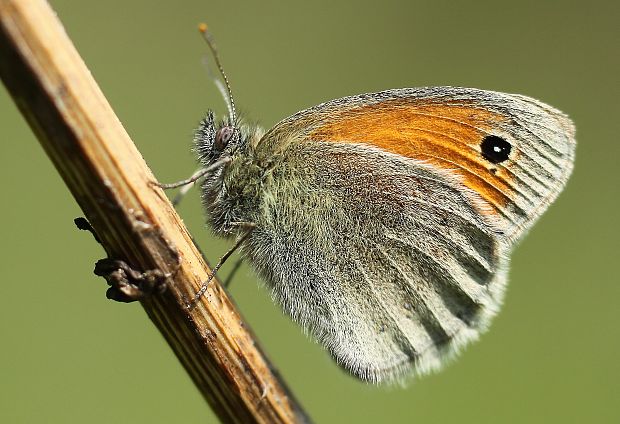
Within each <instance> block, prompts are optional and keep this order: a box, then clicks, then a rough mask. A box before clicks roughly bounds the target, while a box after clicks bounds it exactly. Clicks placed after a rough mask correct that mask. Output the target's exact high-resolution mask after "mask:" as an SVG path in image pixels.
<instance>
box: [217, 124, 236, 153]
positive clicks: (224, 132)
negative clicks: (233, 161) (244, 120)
mask: <svg viewBox="0 0 620 424" xmlns="http://www.w3.org/2000/svg"><path fill="white" fill-rule="evenodd" d="M234 133H235V129H234V128H233V127H222V128H220V129H219V130H217V133H215V141H214V142H213V148H214V149H215V150H217V151H220V152H221V151H222V150H224V149H225V148H226V146H227V145H228V142H229V141H230V139H231V138H232V136H233V134H234Z"/></svg>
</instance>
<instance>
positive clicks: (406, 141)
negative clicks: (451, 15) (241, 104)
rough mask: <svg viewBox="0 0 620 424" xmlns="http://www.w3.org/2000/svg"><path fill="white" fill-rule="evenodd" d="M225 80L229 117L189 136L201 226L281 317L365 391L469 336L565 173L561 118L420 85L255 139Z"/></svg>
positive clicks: (433, 361)
mask: <svg viewBox="0 0 620 424" xmlns="http://www.w3.org/2000/svg"><path fill="white" fill-rule="evenodd" d="M202 29H203V33H204V34H205V36H206V38H207V40H208V41H209V45H210V47H211V49H212V50H213V51H214V54H215V58H216V62H217V64H218V67H219V68H220V70H221V65H220V63H219V59H218V58H217V53H216V51H215V48H214V45H213V42H212V40H210V38H209V37H210V36H209V34H208V32H206V28H205V27H203V28H202ZM222 75H223V76H224V81H225V82H226V87H227V88H228V93H227V99H228V105H229V111H230V116H229V117H228V118H227V119H225V120H224V121H222V122H216V121H215V119H214V115H213V113H212V112H209V113H208V114H207V117H206V118H205V119H204V120H203V121H202V122H201V124H200V126H199V128H198V130H197V131H196V136H195V151H196V153H197V155H198V158H199V161H200V164H201V167H202V169H203V172H201V173H200V175H199V176H200V177H203V178H204V180H203V182H202V184H201V188H202V197H203V201H204V207H205V208H206V211H207V220H208V224H209V226H210V227H211V228H212V229H213V231H214V232H215V234H217V235H220V236H223V237H227V238H236V239H237V242H238V246H239V247H240V249H241V251H242V253H243V255H244V257H245V258H246V259H247V260H248V262H249V263H250V264H251V265H252V266H253V268H254V269H255V270H256V271H257V273H258V274H259V275H260V276H261V277H262V278H263V279H264V280H265V282H266V283H267V285H268V287H269V288H270V289H271V292H272V293H273V298H274V299H275V300H276V302H277V303H279V304H280V305H281V307H282V309H283V310H284V312H285V313H286V314H288V315H289V316H290V317H291V318H292V319H293V320H294V321H295V322H297V323H298V324H299V325H301V326H302V327H303V328H304V329H305V330H307V331H308V332H309V333H310V334H311V335H312V336H313V337H314V338H316V339H317V340H318V341H319V342H320V343H321V344H322V345H323V346H324V347H325V348H326V349H327V350H328V351H329V353H330V354H331V355H332V356H333V357H334V359H335V360H336V361H337V362H338V364H340V365H341V366H342V367H343V368H345V369H346V370H347V371H349V372H350V373H351V374H353V375H354V376H356V377H359V378H360V379H362V380H366V381H369V382H374V383H378V382H384V381H393V380H398V379H400V378H401V377H402V376H405V375H407V374H411V373H416V374H423V373H427V372H429V371H431V370H435V369H438V368H439V367H440V366H441V365H442V363H444V362H445V361H446V360H447V359H449V358H450V357H452V356H453V355H454V354H455V353H456V352H458V351H459V350H461V348H463V346H464V345H466V344H467V343H469V342H471V341H473V340H476V339H477V338H478V336H479V335H480V333H481V332H483V331H484V330H485V329H486V328H487V327H488V326H489V324H490V322H491V319H492V318H493V316H495V314H496V313H497V312H498V311H499V309H500V307H501V304H502V298H503V294H504V290H505V287H506V281H507V272H508V264H509V256H510V253H511V251H512V249H513V248H514V246H515V245H516V244H517V243H518V242H519V240H521V239H522V238H523V236H524V235H525V233H526V232H527V231H528V230H529V229H530V228H531V227H532V225H533V224H534V222H536V220H537V219H538V217H539V216H540V215H541V214H542V213H543V212H544V211H545V210H546V209H547V208H548V207H549V205H550V204H551V203H552V202H553V201H554V199H555V198H556V197H557V196H558V194H559V193H560V192H561V191H562V188H563V187H564V185H565V184H566V181H567V179H568V177H569V175H570V173H571V170H572V168H573V161H574V155H575V138H574V127H573V124H572V122H571V120H570V119H569V118H568V117H567V116H566V115H564V114H563V113H562V112H560V111H558V110H557V109H554V108H552V107H551V106H548V105H546V104H544V103H542V102H540V101H538V100H534V99H532V98H529V97H526V96H521V95H515V94H505V93H497V92H493V91H485V90H479V89H474V88H459V87H425V88H402V89H394V90H386V91H381V92H378V93H370V94H361V95H357V96H350V97H344V98H341V99H337V100H332V101H329V102H326V103H322V104H320V105H318V106H314V107H311V108H309V109H306V110H303V111H301V112H298V113H296V114H294V115H292V116H290V117H288V118H286V119H284V120H282V121H280V122H279V123H278V124H276V125H275V126H274V127H273V128H271V129H270V130H268V131H263V130H262V129H260V128H258V127H256V126H249V125H246V124H244V123H243V122H242V121H240V120H239V119H238V117H237V116H236V113H235V110H234V103H232V95H230V87H229V86H228V81H227V79H226V77H225V75H224V74H223V72H222ZM223 87H224V86H223V85H220V88H223ZM194 179H195V178H194ZM205 287H206V286H204V287H203V289H201V291H200V293H199V295H201V294H202V293H204V290H205ZM199 295H198V296H199Z"/></svg>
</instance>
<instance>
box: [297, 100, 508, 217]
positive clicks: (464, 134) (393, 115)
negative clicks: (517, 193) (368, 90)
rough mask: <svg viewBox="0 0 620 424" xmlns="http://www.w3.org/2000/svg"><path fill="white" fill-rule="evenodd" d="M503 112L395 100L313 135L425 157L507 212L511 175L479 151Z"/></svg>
mask: <svg viewBox="0 0 620 424" xmlns="http://www.w3.org/2000/svg"><path fill="white" fill-rule="evenodd" d="M504 120H506V118H505V117H503V116H502V115H499V114H496V113H493V112H489V111H486V110H481V109H477V108H474V107H467V106H466V105H463V103H462V102H460V103H459V104H453V105H450V104H441V105H439V104H432V103H431V104H417V105H413V104H411V102H408V103H406V102H403V101H402V100H390V101H385V102H382V103H378V104H373V105H367V106H360V107H354V108H351V109H348V110H345V111H344V112H341V113H337V114H336V116H334V115H332V116H330V117H329V120H328V122H327V123H326V124H323V125H320V126H318V127H315V128H314V129H313V130H312V131H311V132H310V133H309V134H308V138H309V139H312V140H317V141H328V142H330V141H331V142H339V143H364V144H368V145H372V146H375V147H379V148H381V149H383V150H386V151H388V152H392V153H396V154H399V155H402V156H405V157H409V158H415V159H420V160H424V161H426V162H428V163H431V164H433V165H436V166H438V167H440V168H442V169H445V170H449V171H451V172H456V173H457V174H459V175H460V176H461V177H462V178H463V181H464V183H465V185H466V186H467V187H469V188H471V189H473V190H474V191H476V192H477V193H478V194H480V196H481V197H482V198H483V199H484V200H485V201H487V202H488V203H489V204H490V205H491V206H492V207H493V209H494V210H495V211H496V213H499V214H503V213H502V212H503V210H505V207H506V205H507V204H508V203H509V202H510V199H511V196H512V195H513V189H512V188H511V187H510V185H509V183H510V180H506V179H504V178H510V176H509V175H506V174H507V173H504V172H498V171H501V168H500V169H496V170H495V171H494V172H492V171H491V170H492V169H495V168H497V167H496V165H493V164H490V163H489V162H487V161H486V160H485V159H484V158H482V156H481V154H480V142H481V141H482V139H483V138H484V137H485V136H487V135H489V134H490V129H491V128H493V127H495V128H497V126H498V123H500V122H501V121H504Z"/></svg>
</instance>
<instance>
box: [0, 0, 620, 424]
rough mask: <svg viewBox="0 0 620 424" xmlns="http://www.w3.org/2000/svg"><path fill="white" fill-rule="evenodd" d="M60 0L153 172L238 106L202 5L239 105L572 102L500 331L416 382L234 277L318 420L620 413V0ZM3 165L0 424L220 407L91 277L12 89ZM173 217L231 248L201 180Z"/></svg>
mask: <svg viewBox="0 0 620 424" xmlns="http://www.w3.org/2000/svg"><path fill="white" fill-rule="evenodd" d="M51 3H52V5H53V6H54V8H55V9H56V10H57V12H58V15H59V17H60V19H61V20H62V21H63V22H64V25H65V26H66V29H67V31H68V33H69V35H70V36H71V38H72V39H73V41H74V43H75V44H76V46H77V48H78V50H79V51H80V52H81V54H82V56H83V57H84V59H85V61H86V63H87V65H88V66H89V67H90V69H91V70H92V73H93V74H94V76H95V78H96V79H97V81H98V82H99V84H100V85H101V87H102V89H103V91H104V93H105V94H106V95H107V97H108V99H109V101H110V102H111V104H112V106H113V107H114V109H115V110H116V112H117V114H118V116H119V117H120V119H121V121H122V122H123V123H124V125H125V127H126V128H127V130H128V131H129V133H130V135H131V136H132V137H133V139H134V141H135V142H136V143H137V145H138V147H139V149H140V150H141V151H142V153H143V155H144V157H145V158H146V160H147V162H148V163H149V165H150V166H151V168H152V169H153V171H154V172H155V174H156V175H157V176H158V177H159V178H160V180H162V181H167V182H169V181H176V180H179V179H181V178H183V177H186V176H188V175H189V174H190V173H191V172H192V171H193V170H194V166H195V165H194V159H193V157H192V155H191V153H190V151H189V146H190V140H191V137H192V131H193V128H194V127H195V126H196V124H197V122H198V120H199V119H200V118H201V117H202V116H203V114H204V113H205V111H206V110H207V108H214V109H215V110H216V111H217V112H219V113H222V112H223V111H224V110H225V108H224V105H223V103H222V100H221V99H220V97H219V94H218V92H217V91H216V89H215V88H214V86H213V85H212V83H211V82H210V79H209V77H208V75H207V73H206V71H205V68H204V66H203V65H202V63H201V62H202V60H203V58H204V56H205V55H206V52H207V49H206V46H205V45H204V43H203V41H202V40H201V39H200V37H199V36H198V33H197V31H196V25H197V23H198V22H200V21H203V20H206V21H207V22H208V23H209V25H210V27H211V29H212V31H213V32H214V34H215V36H216V38H217V41H218V45H219V48H220V51H221V56H222V60H223V62H224V64H225V67H226V69H227V72H228V75H229V78H230V80H231V82H232V84H233V89H234V93H235V95H236V102H237V103H238V105H239V106H240V109H241V110H242V111H245V112H246V113H247V115H248V116H249V117H250V118H251V119H252V120H257V121H259V122H261V123H262V124H263V125H264V126H267V127H269V126H271V125H273V124H274V123H276V122H277V121H278V120H280V119H281V118H283V117H285V116H287V115H289V114H291V113H293V112H296V111H297V110H300V109H302V108H305V107H308V106H311V105H314V104H317V103H319V102H322V101H325V100H329V99H332V98H336V97H340V96H345V95H351V94H357V93H362V92H371V91H377V90H382V89H387V88H396V87H412V86H425V85H460V86H471V87H478V88H484V89H491V90H498V91H505V92H517V93H521V94H526V95H529V96H533V97H536V98H539V99H541V100H543V101H545V102H547V103H549V104H551V105H554V106H556V107H558V108H560V109H561V110H563V111H565V112H567V113H568V114H569V115H571V117H572V118H573V119H574V121H575V123H576V126H577V130H578V131H577V134H578V136H577V139H578V149H577V162H576V169H575V172H574V174H573V177H572V178H571V180H570V181H569V183H568V186H567V188H566V190H565V192H564V193H563V194H562V195H561V196H560V198H559V199H558V201H557V202H556V203H555V204H554V205H553V206H552V207H551V208H550V210H549V211H548V212H547V213H546V214H545V215H544V217H543V218H542V219H541V220H540V221H539V223H538V224H537V225H536V227H535V228H534V230H533V231H531V233H530V234H529V236H528V237H527V238H526V240H525V241H524V242H523V243H522V244H521V245H520V246H519V247H518V249H517V250H516V251H515V253H514V255H513V262H512V269H511V273H510V280H511V282H510V287H509V290H508V295H507V298H506V303H505V306H504V309H503V311H502V312H501V314H500V315H499V316H498V317H497V319H496V320H495V321H494V323H493V325H492V327H491V330H490V331H489V332H488V333H487V334H485V335H484V336H483V337H482V339H481V341H480V342H479V343H476V344H474V345H472V346H471V347H469V348H468V349H467V350H466V351H465V352H464V354H462V355H461V357H460V359H459V360H458V361H456V362H454V363H452V364H451V365H449V366H448V367H447V368H446V369H445V370H444V371H443V372H441V373H439V374H435V375H431V376H427V377H424V378H422V379H419V380H416V381H413V382H412V383H411V384H410V385H409V386H408V387H407V388H404V389H403V388H398V387H392V388H385V387H373V386H369V385H366V384H363V383H360V382H358V381H356V380H354V379H353V378H351V377H349V376H347V375H346V374H344V373H343V372H341V370H340V369H339V368H338V367H337V366H335V365H334V364H333V363H332V361H331V360H330V359H329V357H328V356H327V354H326V353H325V352H324V351H323V350H322V349H321V348H320V346H318V345H317V344H315V343H314V342H312V341H311V340H308V339H307V338H306V337H305V336H304V335H303V334H302V332H301V331H299V329H298V328H297V327H296V326H295V325H294V324H292V323H291V322H290V321H289V320H288V319H287V318H285V317H284V316H283V315H282V314H281V313H280V311H279V309H278V307H277V306H275V305H273V304H272V303H271V300H270V299H269V296H268V294H267V293H266V291H265V290H264V289H263V288H261V287H260V285H259V284H257V279H256V277H255V276H254V275H253V274H252V272H251V271H250V270H249V268H248V267H243V268H242V269H241V272H240V273H239V274H238V276H237V278H236V279H235V281H234V282H233V285H232V287H231V289H230V292H231V294H232V296H233V297H234V299H235V301H236V302H237V303H238V305H239V308H240V309H241V311H242V313H243V314H244V316H245V317H246V319H247V320H248V321H249V322H250V323H251V325H252V327H253V329H254V330H255V331H256V333H257V334H258V336H259V338H260V340H261V343H262V345H263V347H264V349H265V350H266V352H267V353H268V355H269V356H270V358H271V359H272V360H273V362H274V363H275V364H276V365H277V367H278V368H279V370H280V372H281V373H282V375H283V376H284V378H285V379H286V381H287V382H288V384H289V385H290V387H291V388H292V390H293V391H294V392H295V394H296V395H297V397H298V398H299V399H300V401H301V402H302V403H303V405H304V406H305V407H306V408H307V411H308V413H309V414H310V415H311V416H312V417H313V418H314V419H315V420H316V422H320V423H336V422H356V423H374V422H394V423H397V422H418V423H425V424H431V423H445V422H459V423H461V424H464V423H583V422H590V423H612V422H613V423H617V422H620V412H619V407H618V400H619V399H620V390H619V388H620V330H619V324H620V319H619V312H620V308H619V306H618V302H619V300H620V278H619V277H618V272H617V271H616V270H615V266H616V265H618V260H619V255H618V253H619V244H620V241H619V240H620V239H619V237H620V231H619V224H618V218H619V216H620V213H619V212H618V208H620V184H619V183H620V178H619V176H618V175H619V171H618V163H619V157H620V141H619V140H620V138H619V134H620V125H619V122H620V108H619V107H618V103H619V100H618V99H619V98H620V97H619V95H620V92H619V87H620V84H619V82H618V76H619V75H620V66H619V65H620V54H619V52H618V47H619V46H620V43H619V42H620V37H619V35H620V27H619V26H618V22H619V21H620V3H619V2H617V1H596V0H590V1H579V2H578V1H531V0H521V1H497V0H495V1H471V2H455V1H431V0H425V1H420V0H412V1H400V2H395V1H381V2H378V1H375V0H371V1H346V2H345V1H342V2H334V1H309V2H274V1H265V0H262V1H260V2H232V1H184V2H173V1H162V2H151V1H130V0H123V1H119V0H108V1H105V2H100V1H80V2H78V1H69V0H52V1H51ZM0 181H2V188H3V193H2V197H3V202H2V203H3V206H2V207H1V208H0V222H2V224H1V228H2V229H1V233H0V234H2V237H1V240H2V243H0V266H1V270H2V277H1V281H0V339H1V342H0V422H5V423H30V422H50V423H73V422H89V423H109V422H116V423H125V422H126V423H146V422H149V423H167V422H214V421H215V420H216V418H215V417H214V416H213V414H212V413H211V411H210V409H209V407H208V405H206V404H205V403H204V402H203V400H202V398H201V397H200V396H199V394H198V392H197V391H196V390H195V388H194V387H193V385H192V383H191V381H190V380H189V378H188V377H187V375H186V374H185V372H184V370H183V369H182V368H181V366H180V365H179V364H178V362H177V360H176V358H175V357H174V355H173V354H172V352H171V350H170V349H169V348H168V346H167V345H166V343H165V342H164V340H163V339H162V337H161V336H160V335H159V333H158V332H157V331H156V330H155V328H154V326H153V325H152V324H151V323H150V321H149V320H148V318H147V317H146V315H145V314H144V312H143V311H142V309H141V307H140V306H139V305H137V304H133V305H125V304H118V303H114V302H111V301H108V300H106V299H105V296H104V292H105V283H104V281H103V280H102V279H99V278H96V277H95V276H94V275H92V268H93V264H94V262H95V261H96V260H97V259H98V258H100V257H102V256H103V251H102V249H101V248H100V247H99V246H98V245H97V244H96V243H95V242H94V241H93V239H92V237H90V235H88V234H86V233H84V232H80V231H78V230H77V229H75V227H74V225H73V218H75V217H77V216H80V215H81V212H80V210H79V209H78V207H77V206H76V203H75V202H74V200H73V198H72V197H71V195H70V194H69V192H68V190H67V189H66V188H65V186H64V185H63V183H62V181H61V179H60V178H59V176H58V175H57V173H56V171H55V170H54V169H53V167H52V166H51V163H50V161H49V160H48V158H47V157H46V156H45V154H44V152H43V150H42V149H41V147H40V146H39V145H38V142H37V140H36V139H35V138H34V137H33V135H32V133H31V131H30V130H29V128H28V127H27V125H26V124H25V122H24V119H23V118H22V117H21V116H20V115H19V113H18V112H17V110H16V108H15V106H14V104H13V102H12V100H11V99H10V97H9V96H8V94H7V92H6V90H5V89H4V88H0ZM180 213H181V215H182V216H183V217H184V219H185V222H186V223H187V225H188V226H189V227H190V229H191V231H192V233H193V234H194V236H195V238H196V239H197V241H198V242H199V244H200V245H201V246H202V248H203V249H204V250H206V251H207V252H208V255H209V256H210V258H211V259H213V260H215V259H216V258H217V257H218V256H219V255H221V254H222V253H223V252H224V251H225V250H226V249H227V247H229V244H228V243H227V242H222V241H219V240H214V239H212V238H211V237H210V234H209V232H208V231H207V230H206V229H205V228H204V225H203V215H202V211H201V209H200V204H199V200H198V194H197V192H193V193H192V194H191V195H189V196H188V198H187V199H186V201H185V203H184V204H182V205H181V207H180ZM231 264H232V262H231ZM231 264H229V265H227V266H225V267H224V270H223V275H226V273H227V272H228V271H229V270H230V269H231V268H232V266H231Z"/></svg>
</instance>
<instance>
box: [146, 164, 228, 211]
mask: <svg viewBox="0 0 620 424" xmlns="http://www.w3.org/2000/svg"><path fill="white" fill-rule="evenodd" d="M231 160H232V159H231V158H230V156H225V157H223V158H222V159H220V160H218V161H216V162H215V163H213V165H211V166H208V167H206V168H200V169H198V170H197V171H196V172H194V173H193V174H192V176H191V177H189V178H187V179H185V180H181V181H177V182H175V183H170V184H162V183H153V184H154V185H156V186H158V187H160V188H162V189H164V190H169V189H172V188H177V187H181V190H179V193H178V194H177V195H176V197H175V198H174V199H173V200H172V204H173V205H174V206H177V205H178V204H179V203H181V200H183V197H185V194H187V192H188V191H189V190H191V188H192V187H193V186H194V184H195V183H196V181H198V180H199V179H201V178H202V177H204V176H205V175H208V174H210V173H211V172H213V171H215V170H216V169H219V168H221V167H222V166H224V165H226V164H227V163H229V162H230V161H231Z"/></svg>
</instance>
